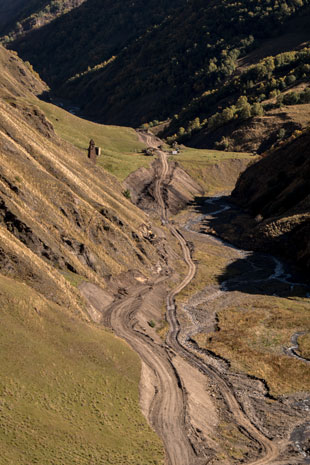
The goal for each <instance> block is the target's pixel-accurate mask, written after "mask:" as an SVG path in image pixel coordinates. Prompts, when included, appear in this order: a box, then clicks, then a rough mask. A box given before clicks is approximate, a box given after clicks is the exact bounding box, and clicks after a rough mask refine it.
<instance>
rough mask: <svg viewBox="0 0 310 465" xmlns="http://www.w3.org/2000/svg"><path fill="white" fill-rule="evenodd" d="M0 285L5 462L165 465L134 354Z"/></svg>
mask: <svg viewBox="0 0 310 465" xmlns="http://www.w3.org/2000/svg"><path fill="white" fill-rule="evenodd" d="M0 285H1V293H0V300H1V331H0V346H1V377H0V405H1V410H0V417H1V429H0V448H1V459H0V463H3V464H4V463H5V464H6V465H16V464H19V465H28V464H30V463H31V464H36V463H38V464H40V465H47V464H48V465H52V464H53V465H59V464H72V465H73V464H76V465H91V464H93V465H95V464H96V465H97V464H99V463H101V464H103V463H104V464H107V465H108V464H115V465H116V464H117V465H120V464H126V465H127V464H128V465H130V464H132V465H137V464H139V465H154V464H161V463H162V462H163V449H162V445H161V442H160V441H159V439H158V438H157V436H156V435H155V433H154V432H153V431H152V430H151V429H150V427H149V426H148V424H147V422H146V420H145V418H144V417H143V416H142V414H141V412H140V407H139V391H138V383H139V378H140V363H139V359H138V357H137V356H136V355H135V354H134V352H132V351H131V350H130V349H129V347H128V346H127V345H126V344H125V343H124V342H122V341H121V340H119V339H117V338H116V337H114V336H113V335H112V334H111V333H109V332H108V331H106V330H104V329H103V328H102V327H98V326H95V325H93V324H90V323H86V322H83V321H81V320H80V319H78V318H75V317H73V316H72V314H69V313H67V312H66V309H65V308H60V307H58V306H57V305H55V304H51V303H48V302H47V301H46V300H45V299H44V298H42V297H41V296H39V295H38V294H36V293H35V292H34V291H33V290H31V289H30V288H28V287H27V286H26V285H24V284H22V283H17V282H16V281H13V280H11V279H8V278H5V277H0Z"/></svg>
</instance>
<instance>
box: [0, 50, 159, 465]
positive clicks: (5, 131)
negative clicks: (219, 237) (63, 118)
mask: <svg viewBox="0 0 310 465" xmlns="http://www.w3.org/2000/svg"><path fill="white" fill-rule="evenodd" d="M0 68H1V73H0V154H1V167H0V289H1V291H0V305H1V309H2V325H1V331H0V346H1V355H2V363H1V367H2V369H1V376H0V402H1V424H2V429H1V432H0V444H1V451H2V455H1V459H0V463H3V464H4V463H5V464H10V465H11V464H12V465H13V464H16V463H18V464H21V465H22V464H24V465H26V464H29V463H40V464H46V465H47V464H51V463H54V464H59V463H75V464H79V465H82V464H85V465H86V464H90V463H93V464H95V463H99V462H100V463H107V464H120V463H126V464H127V463H128V464H132V465H134V464H137V463H141V464H143V465H151V464H152V465H153V464H155V463H158V464H160V463H162V460H163V450H162V445H161V443H160V441H159V439H158V438H157V436H156V435H155V434H154V432H153V431H151V429H150V428H149V426H148V424H147V422H146V420H145V418H144V417H143V416H142V414H141V412H140V407H139V394H138V383H139V377H140V362H139V360H138V358H137V357H136V356H135V355H134V353H133V352H132V351H131V350H130V349H129V347H128V346H127V345H126V344H125V343H123V342H122V341H120V340H119V339H117V338H116V337H115V336H114V335H113V334H111V333H110V332H109V331H106V330H104V329H103V327H101V326H99V325H97V324H95V323H94V322H92V321H93V320H94V319H95V320H96V321H99V320H100V317H101V315H100V314H99V313H98V312H95V311H94V309H93V308H92V307H90V305H89V304H88V303H87V302H86V301H85V300H84V298H83V297H82V295H81V293H80V291H79V289H78V288H77V287H76V286H77V285H78V284H80V283H81V282H83V281H90V282H92V283H95V284H96V285H97V286H99V287H100V288H101V290H102V292H103V295H106V300H107V302H111V300H113V296H114V294H115V293H116V294H117V291H118V285H117V284H115V286H114V287H113V283H112V284H111V282H110V277H111V276H113V277H114V278H115V280H116V281H117V276H119V283H121V282H122V276H123V275H124V273H126V272H127V271H128V270H133V269H135V270H137V271H138V270H140V273H144V275H145V274H148V273H152V269H153V267H154V266H155V265H156V264H157V263H158V260H160V258H159V257H158V254H157V251H156V249H155V248H154V246H153V245H152V244H151V243H150V242H149V241H147V240H146V239H145V238H144V237H143V234H142V233H141V229H140V226H141V225H142V224H145V222H147V221H148V219H147V218H146V217H145V216H144V214H143V212H141V211H139V210H138V209H137V208H136V207H135V206H134V205H132V204H131V203H130V202H129V201H128V200H126V199H125V197H124V196H123V194H122V190H123V187H122V185H121V184H120V183H119V182H118V181H117V179H116V178H115V177H112V176H110V175H109V174H107V172H105V171H104V170H103V169H102V168H101V167H98V166H94V165H93V164H92V163H91V162H90V161H88V159H87V158H86V156H85V153H84V152H82V151H81V150H79V149H77V148H76V147H74V146H73V145H71V144H69V143H68V142H66V141H65V140H63V139H61V138H60V137H58V136H57V135H56V134H55V132H54V128H53V126H52V125H51V123H50V122H49V121H48V120H47V119H46V116H45V114H44V113H43V112H42V110H41V109H40V108H39V106H38V105H41V103H40V102H39V101H37V100H36V98H35V96H34V94H33V93H32V91H37V92H40V90H41V91H42V90H44V88H45V86H44V84H43V83H42V82H41V81H39V80H38V78H37V77H36V76H35V74H33V71H32V70H31V69H30V68H29V67H28V66H27V65H25V64H23V63H22V62H21V60H19V59H18V58H17V57H16V56H15V55H14V54H12V53H9V52H7V51H5V50H4V49H2V48H0ZM37 103H38V105H37ZM51 108H52V107H51ZM51 111H52V110H51ZM78 130H79V128H78V127H77V129H76V131H78ZM80 130H81V129H80ZM112 132H113V131H112ZM125 133H126V132H125ZM133 136H134V132H133V133H132V134H131V136H130V137H129V138H128V140H125V141H124V142H123V144H124V147H127V146H128V144H129V141H130V140H132V139H133ZM119 137H121V134H120V135H119ZM113 138H114V139H113ZM131 138H132V139H131ZM107 140H110V139H107ZM111 140H114V143H115V144H116V142H115V134H114V135H113V137H112V136H111ZM111 146H113V143H112V142H111ZM115 150H116V146H115ZM121 273H122V275H121ZM140 275H141V274H140ZM133 279H134V278H133ZM115 280H114V282H115ZM103 304H104V302H103Z"/></svg>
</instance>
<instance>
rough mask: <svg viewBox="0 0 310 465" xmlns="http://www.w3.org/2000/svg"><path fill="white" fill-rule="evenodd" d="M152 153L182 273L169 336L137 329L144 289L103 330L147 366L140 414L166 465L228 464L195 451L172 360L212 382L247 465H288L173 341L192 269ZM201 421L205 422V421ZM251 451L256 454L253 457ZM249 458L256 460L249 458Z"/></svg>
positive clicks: (216, 375) (227, 388)
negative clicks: (242, 442) (241, 441)
mask: <svg viewBox="0 0 310 465" xmlns="http://www.w3.org/2000/svg"><path fill="white" fill-rule="evenodd" d="M142 137H143V138H144V141H145V142H147V144H148V145H152V146H153V147H156V148H157V147H158V145H159V144H158V140H156V139H155V140H153V137H152V136H150V135H144V136H142ZM157 153H158V157H159V158H160V160H161V166H162V169H161V172H160V174H159V176H158V179H157V181H156V187H155V195H156V198H157V202H158V205H159V207H160V210H161V219H162V224H163V225H165V226H166V227H167V229H168V230H169V232H170V233H171V234H172V236H174V237H175V239H176V240H177V241H178V242H179V244H180V246H181V248H182V252H183V256H184V260H185V262H186V264H187V267H188V271H187V275H186V276H185V278H184V279H183V281H182V282H181V283H180V284H178V285H177V286H176V287H175V288H174V289H173V290H171V291H170V293H169V294H168V296H167V312H166V319H167V322H168V324H169V331H168V334H167V337H166V344H162V343H161V342H159V341H156V340H155V339H153V338H152V337H150V336H149V335H147V334H145V333H143V331H141V330H139V329H138V325H137V313H138V311H139V308H140V307H141V304H142V303H143V299H144V295H146V294H147V293H148V292H150V289H151V287H149V286H146V285H141V286H139V287H136V288H135V289H134V290H133V291H132V292H131V293H130V296H129V297H126V298H125V299H122V300H121V301H120V302H119V303H116V304H113V305H112V306H111V307H110V309H109V311H108V313H107V314H106V319H105V324H107V325H109V326H111V327H112V328H113V329H114V330H115V332H116V333H117V334H118V335H119V336H120V337H122V338H124V339H125V340H126V341H127V342H128V343H129V344H130V345H131V346H132V348H133V349H134V350H135V351H136V352H137V353H138V354H139V356H140V357H141V359H142V361H143V362H144V363H145V364H146V365H147V367H148V370H149V372H151V373H152V381H151V379H150V380H149V381H148V380H146V382H149V383H151V384H153V386H152V389H153V398H152V400H151V401H150V402H149V404H148V411H147V412H145V413H146V415H147V418H148V420H149V422H150V424H151V425H152V427H153V428H154V429H155V430H156V431H157V433H158V434H159V436H160V437H161V438H162V440H163V443H164V445H165V450H166V464H167V465H205V464H207V463H222V464H224V463H225V464H226V463H230V462H221V461H220V462H218V461H217V459H216V460H215V461H212V462H211V458H210V455H208V451H206V450H205V449H204V448H203V447H200V446H201V445H200V442H201V438H197V434H196V432H195V431H194V428H193V425H192V423H191V418H190V417H189V414H188V412H189V408H188V391H186V389H185V387H184V385H183V381H182V375H181V374H179V373H178V372H177V369H176V364H175V363H174V359H175V357H176V356H179V357H181V358H182V359H183V360H184V361H185V362H186V363H187V364H189V365H190V366H191V369H194V370H197V378H198V371H199V372H200V373H202V374H203V375H204V376H205V377H206V380H212V383H213V385H215V386H216V389H217V390H218V391H219V392H220V393H221V395H222V397H223V401H224V404H223V405H226V408H227V410H228V411H229V412H230V414H231V415H232V416H233V418H234V422H235V424H236V425H237V426H238V428H240V430H242V431H243V432H244V434H245V436H246V437H247V438H248V441H249V443H252V444H253V451H254V452H253V454H254V455H252V457H253V459H252V460H250V461H249V460H248V461H247V463H248V464H251V465H271V464H276V463H277V464H279V463H281V464H285V463H288V462H286V461H284V462H282V461H280V462H279V461H278V460H277V457H278V456H279V453H280V451H279V447H278V445H277V444H276V443H275V442H273V441H271V440H270V439H268V438H267V437H266V436H265V435H264V434H263V433H262V432H261V431H260V430H259V429H258V427H256V425H255V424H254V423H253V422H252V420H251V419H250V418H248V417H247V415H246V413H245V412H244V410H243V408H242V407H241V405H240V403H239V401H238V400H237V397H236V395H235V392H234V389H233V387H232V386H231V384H230V383H229V381H228V380H227V379H226V378H225V373H221V372H220V371H219V370H218V369H217V368H215V367H214V366H213V365H210V364H208V363H207V362H206V361H205V360H203V359H202V358H200V357H199V356H198V355H197V354H196V353H194V352H192V351H191V350H189V349H188V348H187V347H185V346H184V345H182V343H181V342H180V341H179V338H178V335H179V332H180V325H179V322H178V319H177V312H176V305H175V296H176V295H177V294H178V293H179V292H181V290H182V289H184V287H185V286H187V285H188V284H189V283H190V281H191V280H192V279H193V277H194V275H195V272H196V265H195V264H194V262H193V261H192V258H191V253H190V248H189V247H188V244H187V242H186V240H185V239H184V237H183V236H182V234H181V232H180V231H179V230H178V229H177V228H176V227H175V226H174V225H172V224H171V223H169V219H168V213H167V208H166V205H165V202H164V199H163V196H162V187H163V183H164V180H165V176H166V174H167V172H168V162H167V156H166V154H165V153H164V152H162V151H160V150H158V152H157ZM163 279H165V278H161V280H163ZM158 281H160V279H159V280H158ZM154 284H155V285H156V283H153V286H154ZM153 286H152V287H153ZM150 378H151V376H150ZM187 389H188V386H187ZM205 421H206V422H207V418H206V420H205ZM195 441H196V442H195ZM255 450H256V451H259V456H258V455H257V452H255ZM255 456H256V458H254V457H255Z"/></svg>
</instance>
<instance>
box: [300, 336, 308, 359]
mask: <svg viewBox="0 0 310 465" xmlns="http://www.w3.org/2000/svg"><path fill="white" fill-rule="evenodd" d="M298 345H299V353H300V355H301V356H302V357H304V358H307V359H308V360H310V334H309V333H308V334H304V335H302V336H300V337H299V338H298Z"/></svg>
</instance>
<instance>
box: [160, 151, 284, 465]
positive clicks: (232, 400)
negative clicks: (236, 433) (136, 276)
mask: <svg viewBox="0 0 310 465" xmlns="http://www.w3.org/2000/svg"><path fill="white" fill-rule="evenodd" d="M159 156H160V159H161V162H162V173H161V176H160V178H159V182H158V188H157V190H156V193H157V195H158V203H159V205H161V207H162V221H163V223H167V226H168V228H169V230H170V232H171V233H172V234H173V236H174V237H175V238H176V239H177V240H178V242H179V244H180V245H181V248H182V252H183V255H184V260H185V262H186V264H187V266H188V272H187V275H186V277H185V278H184V280H183V281H182V282H181V283H180V284H179V285H178V286H177V287H176V288H175V289H173V290H172V291H171V292H170V294H169V295H168V297H167V321H168V323H169V333H168V335H167V339H166V341H167V344H168V345H169V346H170V347H172V348H173V349H174V350H175V351H176V353H178V354H179V355H182V357H183V358H185V359H186V360H187V361H188V362H189V363H190V364H191V365H192V366H194V367H196V368H197V369H198V370H200V371H201V372H203V373H204V374H206V375H207V376H209V377H211V378H213V379H214V380H215V381H216V383H217V385H218V387H220V390H221V392H222V394H223V395H224V397H225V400H226V402H227V405H228V406H229V408H230V410H231V412H232V413H233V415H234V417H235V419H236V421H237V423H238V424H239V425H240V426H242V427H243V428H245V430H246V431H247V432H248V433H249V435H250V436H251V437H252V438H253V439H254V440H255V441H257V442H258V443H259V444H260V446H261V448H262V451H263V457H261V458H260V459H258V460H255V461H254V462H251V465H268V464H271V463H272V462H273V461H274V460H275V459H276V458H277V456H278V455H279V450H278V447H277V445H276V444H274V443H273V442H272V441H270V440H269V439H268V438H266V437H265V436H264V435H263V434H262V433H261V432H260V431H259V430H258V429H257V428H256V427H255V425H253V424H252V423H251V421H250V420H249V419H248V418H247V417H246V415H245V413H244V412H243V410H242V408H241V406H240V404H239V402H238V401H237V399H236V397H235V395H234V393H233V390H232V389H231V387H230V386H229V385H228V383H227V382H226V381H225V379H224V378H223V377H222V376H221V374H220V373H219V372H217V370H216V369H215V368H214V367H211V366H208V365H207V364H206V363H205V362H204V361H202V360H201V359H200V358H198V357H197V356H196V355H194V354H193V353H192V352H190V351H188V350H187V348H186V347H184V346H183V345H182V344H181V343H180V342H179V340H178V334H179V332H180V325H179V322H178V320H177V316H176V306H175V300H174V298H175V296H176V295H177V294H178V293H180V292H181V291H182V289H184V288H185V287H186V286H187V285H188V284H189V283H190V282H191V280H192V279H193V277H194V275H195V272H196V265H195V264H194V262H193V261H192V259H191V254H190V249H189V247H188V245H187V243H186V241H185V239H184V238H183V236H182V235H181V233H180V232H179V231H178V230H177V229H176V228H175V227H174V226H172V225H171V224H169V222H168V217H167V210H166V206H165V205H164V200H163V198H162V195H161V184H162V181H163V179H164V177H165V175H166V173H167V171H168V163H167V157H166V154H165V153H164V152H159Z"/></svg>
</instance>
